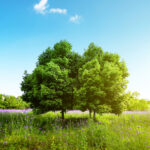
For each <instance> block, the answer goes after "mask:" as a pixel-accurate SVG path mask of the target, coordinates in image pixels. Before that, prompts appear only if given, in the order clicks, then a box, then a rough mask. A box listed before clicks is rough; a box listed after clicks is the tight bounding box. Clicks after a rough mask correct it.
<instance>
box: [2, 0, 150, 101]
mask: <svg viewBox="0 0 150 150" xmlns="http://www.w3.org/2000/svg"><path fill="white" fill-rule="evenodd" d="M60 40H68V41H69V42H70V43H71V44H72V45H73V50H74V51H76V52H79V53H80V54H82V53H83V52H84V49H86V48H87V47H88V45H89V43H90V42H94V43H95V44H96V45H98V46H101V47H102V48H103V50H104V51H110V52H115V53H118V54H119V55H120V56H121V58H122V59H124V60H125V61H126V63H127V66H128V69H129V72H130V77H129V86H128V89H130V90H131V91H138V92H140V94H141V97H143V98H147V99H150V92H149V85H150V67H149V66H150V1H149V0H82V1H81V0H21V1H20V0H5V1H1V2H0V93H3V94H9V95H15V96H18V95H21V91H20V83H21V81H22V76H23V73H24V70H28V72H31V71H32V70H33V69H34V67H35V63H36V61H37V57H38V56H39V55H40V54H41V53H42V52H43V51H44V50H45V49H46V48H47V47H48V46H50V47H52V46H53V44H55V43H56V42H58V41H60Z"/></svg>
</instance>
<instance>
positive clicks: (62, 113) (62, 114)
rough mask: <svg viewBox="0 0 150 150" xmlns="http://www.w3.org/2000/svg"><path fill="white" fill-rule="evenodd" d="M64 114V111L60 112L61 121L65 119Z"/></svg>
mask: <svg viewBox="0 0 150 150" xmlns="http://www.w3.org/2000/svg"><path fill="white" fill-rule="evenodd" d="M64 113H65V111H64V110H62V111H61V119H62V120H64V119H65V117H64Z"/></svg>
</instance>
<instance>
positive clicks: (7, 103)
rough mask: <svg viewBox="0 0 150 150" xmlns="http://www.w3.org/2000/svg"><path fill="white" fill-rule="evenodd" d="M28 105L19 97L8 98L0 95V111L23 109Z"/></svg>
mask: <svg viewBox="0 0 150 150" xmlns="http://www.w3.org/2000/svg"><path fill="white" fill-rule="evenodd" d="M29 107H30V105H29V104H28V103H27V102H25V101H23V100H22V98H21V97H20V96H18V97H15V96H8V95H2V94H0V108H2V109H25V108H29Z"/></svg>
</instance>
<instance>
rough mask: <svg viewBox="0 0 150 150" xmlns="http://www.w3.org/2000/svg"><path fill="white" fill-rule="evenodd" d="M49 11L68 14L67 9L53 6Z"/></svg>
mask: <svg viewBox="0 0 150 150" xmlns="http://www.w3.org/2000/svg"><path fill="white" fill-rule="evenodd" d="M49 13H54V14H55V13H58V14H67V9H60V8H51V9H50V11H49Z"/></svg>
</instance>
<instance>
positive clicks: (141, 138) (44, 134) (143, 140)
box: [0, 112, 150, 150]
mask: <svg viewBox="0 0 150 150" xmlns="http://www.w3.org/2000/svg"><path fill="white" fill-rule="evenodd" d="M60 116H61V114H60V113H59V112H58V113H53V112H48V113H45V114H42V115H33V114H32V113H27V114H23V113H13V114H11V113H6V114H4V113H3V114H0V149H4V150H13V149H14V150H19V149H21V150H27V149H28V150H39V149H40V150H50V149H52V150H56V149H58V150H63V149H64V150H70V149H72V150H80V149H81V150H89V149H91V150H96V149H97V150H99V149H100V150H149V149H150V114H122V115H120V116H117V115H114V114H104V115H97V117H96V118H97V121H96V122H94V121H93V120H91V119H89V118H88V117H89V116H88V114H87V113H85V114H79V113H75V114H66V115H65V118H66V119H65V120H64V121H63V120H61V118H60Z"/></svg>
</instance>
